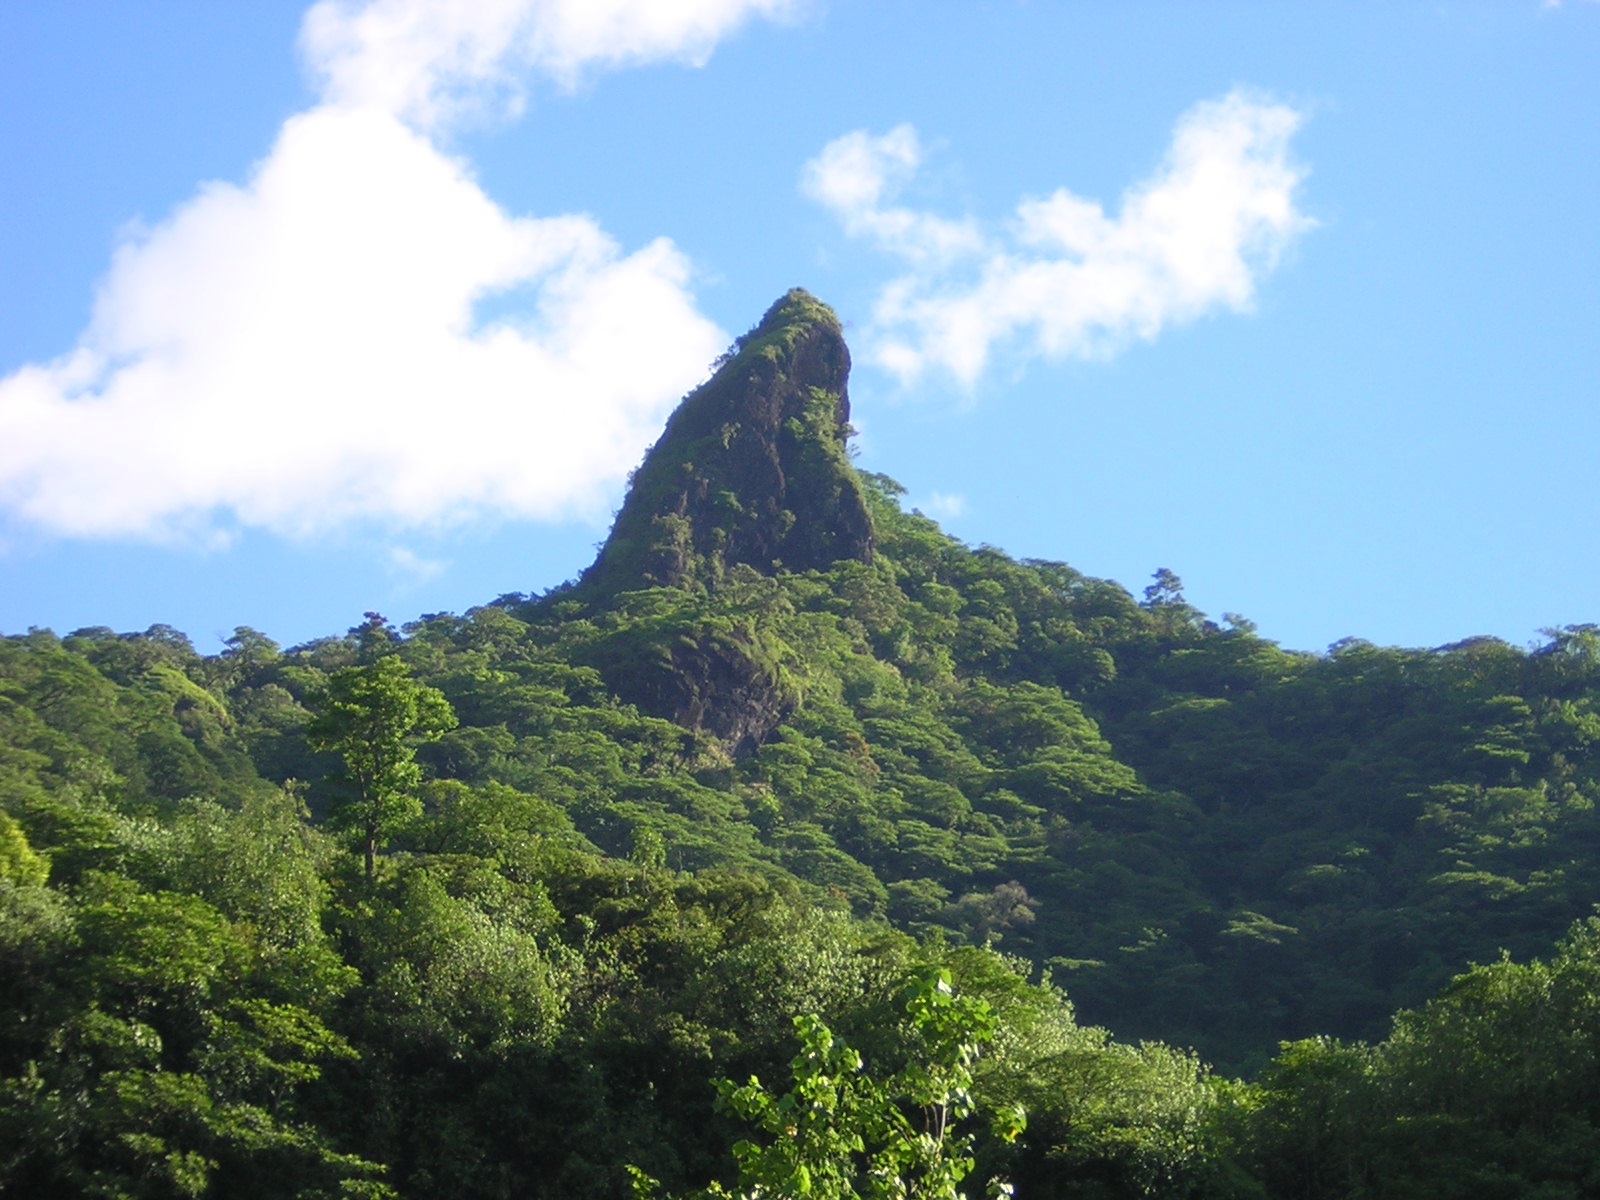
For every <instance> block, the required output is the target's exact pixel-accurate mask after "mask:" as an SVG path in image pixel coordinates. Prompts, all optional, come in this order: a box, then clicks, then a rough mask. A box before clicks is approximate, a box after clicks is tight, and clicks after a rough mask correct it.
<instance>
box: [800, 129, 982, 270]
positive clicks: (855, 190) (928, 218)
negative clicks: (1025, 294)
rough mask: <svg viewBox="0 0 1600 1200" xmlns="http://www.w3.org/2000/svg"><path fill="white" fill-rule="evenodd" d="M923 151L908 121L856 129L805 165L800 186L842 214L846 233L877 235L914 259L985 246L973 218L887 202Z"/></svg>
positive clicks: (924, 259)
mask: <svg viewBox="0 0 1600 1200" xmlns="http://www.w3.org/2000/svg"><path fill="white" fill-rule="evenodd" d="M922 157H923V151H922V144H921V142H920V141H919V140H918V138H917V131H916V130H915V129H913V128H912V127H911V126H910V125H897V126H896V127H895V128H893V129H891V130H890V131H889V132H888V133H886V134H884V135H883V136H882V137H873V136H872V135H871V134H869V133H867V132H866V131H865V130H857V131H856V132H855V133H847V134H845V135H844V136H843V137H841V138H835V139H834V140H833V141H831V142H829V143H828V144H827V145H826V146H825V147H823V150H822V153H821V154H819V155H818V156H817V157H816V158H814V159H812V160H811V161H810V162H809V163H807V164H806V165H805V169H804V171H803V172H802V174H801V180H800V186H801V190H802V191H804V192H805V194H806V195H807V196H809V197H810V198H811V199H813V200H815V201H816V202H817V203H819V204H821V205H823V206H824V207H825V208H830V209H832V210H833V211H834V212H835V213H836V214H838V216H839V218H840V219H841V220H842V221H843V222H844V227H845V231H846V232H847V233H849V234H851V235H852V236H856V237H870V238H874V239H876V240H877V241H878V242H880V243H881V244H883V245H884V246H886V247H888V248H890V249H892V250H894V251H895V252H896V253H898V254H901V255H903V256H904V257H906V258H909V259H911V260H913V261H917V262H927V261H932V260H940V261H942V260H947V259H949V258H950V257H952V256H953V255H957V254H960V253H962V252H970V251H974V250H979V249H981V248H982V246H983V239H982V237H981V235H980V234H979V232H978V229H977V226H976V224H975V223H974V222H972V221H947V220H945V219H943V218H941V217H936V216H934V215H932V214H931V213H919V212H916V211H915V210H913V209H909V208H903V207H899V206H897V205H886V204H885V203H884V201H885V200H887V199H888V198H889V197H891V196H893V195H894V194H895V193H896V192H897V191H899V190H900V188H901V187H903V186H904V185H905V184H906V183H907V182H908V181H909V180H910V179H911V178H912V176H913V175H915V174H916V171H917V168H918V167H919V166H920V165H921V164H922Z"/></svg>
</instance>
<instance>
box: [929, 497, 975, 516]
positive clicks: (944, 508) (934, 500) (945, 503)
mask: <svg viewBox="0 0 1600 1200" xmlns="http://www.w3.org/2000/svg"><path fill="white" fill-rule="evenodd" d="M917 507H919V508H921V509H922V510H923V511H924V512H926V513H928V514H929V515H930V516H935V517H959V516H961V515H963V514H964V513H965V512H966V511H967V498H966V497H965V496H963V495H962V494H961V493H959V492H930V493H928V498H927V499H926V500H924V501H923V502H922V503H921V504H920V505H918V506H917Z"/></svg>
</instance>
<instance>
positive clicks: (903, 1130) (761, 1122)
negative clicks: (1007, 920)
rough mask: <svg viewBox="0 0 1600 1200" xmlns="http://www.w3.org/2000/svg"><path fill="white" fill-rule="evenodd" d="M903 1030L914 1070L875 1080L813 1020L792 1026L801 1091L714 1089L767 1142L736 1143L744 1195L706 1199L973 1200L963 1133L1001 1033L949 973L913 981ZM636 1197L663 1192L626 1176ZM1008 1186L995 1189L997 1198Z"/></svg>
mask: <svg viewBox="0 0 1600 1200" xmlns="http://www.w3.org/2000/svg"><path fill="white" fill-rule="evenodd" d="M904 1011H905V1014H906V1015H905V1019H904V1020H903V1021H902V1022H901V1023H900V1025H899V1027H898V1028H897V1030H896V1031H895V1033H896V1035H897V1040H899V1041H901V1042H903V1043H904V1046H905V1050H906V1054H907V1061H906V1063H905V1065H903V1066H902V1067H901V1068H900V1069H899V1070H897V1071H893V1072H890V1073H886V1074H882V1075H875V1074H874V1073H872V1072H869V1071H868V1070H866V1063H865V1060H864V1059H863V1057H862V1055H861V1054H860V1052H859V1051H857V1050H855V1049H854V1048H852V1047H851V1046H849V1045H847V1044H846V1043H845V1042H844V1041H843V1040H842V1039H840V1038H839V1037H838V1036H837V1035H835V1034H834V1032H833V1031H832V1030H831V1029H829V1028H828V1026H827V1024H826V1023H825V1022H824V1021H823V1020H822V1019H821V1018H820V1017H818V1016H816V1015H814V1014H806V1015H802V1016H799V1017H796V1018H795V1021H794V1025H795V1032H796V1033H797V1034H798V1035H799V1038H800V1053H799V1054H797V1055H796V1056H795V1058H794V1060H793V1062H792V1063H791V1069H792V1071H793V1073H794V1084H793V1086H792V1087H791V1088H790V1089H789V1091H788V1092H786V1093H784V1094H782V1095H777V1094H774V1093H773V1092H770V1091H768V1090H767V1088H766V1087H765V1086H764V1085H763V1084H762V1083H761V1081H760V1080H759V1079H757V1078H756V1077H754V1076H751V1078H750V1081H749V1082H748V1083H746V1084H743V1085H740V1084H736V1083H734V1082H733V1081H732V1080H730V1079H723V1080H720V1081H719V1082H718V1083H717V1091H718V1094H719V1106H720V1107H723V1108H725V1109H726V1110H727V1111H729V1112H732V1113H733V1114H735V1115H736V1116H738V1117H739V1118H741V1119H742V1120H744V1121H746V1122H748V1123H749V1124H751V1125H752V1126H754V1127H755V1129H756V1131H757V1133H756V1137H758V1138H760V1139H761V1140H760V1141H755V1140H751V1139H743V1140H741V1141H739V1142H737V1143H735V1145H734V1147H733V1155H734V1158H736V1159H737V1160H738V1162H739V1183H738V1186H737V1188H736V1190H735V1191H734V1192H732V1193H730V1192H728V1191H727V1190H726V1189H725V1188H723V1187H722V1186H721V1185H720V1184H713V1185H712V1186H711V1188H709V1189H708V1190H707V1191H706V1192H704V1193H702V1195H703V1196H705V1197H707V1198H708V1200H710V1198H716V1197H728V1196H730V1195H736V1196H739V1197H758V1196H764V1197H774V1198H779V1197H802V1196H804V1197H813V1198H815V1200H856V1198H858V1197H867V1198H870V1200H910V1198H911V1197H926V1198H927V1200H964V1197H965V1195H966V1193H964V1192H962V1191H961V1190H960V1188H961V1184H962V1183H963V1181H964V1180H966V1178H967V1177H968V1176H969V1175H971V1174H972V1172H973V1170H974V1168H975V1166H976V1162H977V1160H976V1158H975V1157H974V1155H973V1141H974V1135H973V1133H972V1131H970V1130H967V1129H960V1128H958V1127H959V1126H961V1125H962V1123H963V1122H965V1120H966V1119H967V1118H968V1117H970V1116H972V1115H973V1113H974V1111H975V1109H976V1107H977V1105H976V1102H975V1100H974V1098H973V1094H972V1086H973V1068H974V1066H975V1065H976V1063H977V1060H978V1055H979V1052H980V1050H981V1049H982V1047H983V1046H984V1045H986V1044H987V1043H989V1042H990V1041H992V1040H993V1039H994V1036H995V1033H996V1032H997V1022H996V1020H995V1017H994V1013H993V1012H992V1010H991V1009H990V1007H989V1004H988V1002H987V1001H986V1000H983V999H982V998H980V997H976V996H960V995H957V994H956V993H955V991H954V990H953V989H952V988H951V986H950V975H949V972H947V971H943V970H939V971H935V972H932V973H930V974H927V975H925V976H923V977H922V978H920V979H918V980H916V981H915V982H914V983H913V984H912V985H911V986H910V987H909V988H908V989H907V992H906V996H905V1004H904ZM993 1124H994V1131H995V1133H996V1134H997V1135H998V1136H999V1137H1001V1138H1003V1139H1004V1140H1006V1141H1010V1140H1012V1139H1014V1138H1015V1137H1016V1136H1017V1135H1018V1134H1019V1133H1021V1132H1022V1130H1023V1128H1024V1127H1025V1126H1026V1124H1027V1119H1026V1117H1025V1115H1024V1114H1023V1111H1022V1109H1021V1107H1020V1106H1018V1105H1008V1106H1006V1107H1005V1108H1004V1109H1003V1110H1001V1111H998V1112H996V1113H995V1114H994V1116H993ZM629 1170H630V1172H631V1174H632V1175H633V1178H634V1185H635V1194H636V1195H638V1196H641V1197H648V1196H651V1195H653V1194H654V1181H653V1180H651V1179H650V1178H649V1177H648V1176H646V1175H645V1174H644V1173H643V1172H641V1171H639V1170H638V1169H637V1168H629ZM1010 1191H1011V1189H1010V1186H1009V1185H1007V1184H1005V1183H1002V1182H999V1181H991V1183H990V1193H991V1194H992V1195H1007V1194H1009V1193H1010Z"/></svg>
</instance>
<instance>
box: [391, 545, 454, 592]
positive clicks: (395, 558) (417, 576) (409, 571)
mask: <svg viewBox="0 0 1600 1200" xmlns="http://www.w3.org/2000/svg"><path fill="white" fill-rule="evenodd" d="M449 565H450V564H449V563H447V562H445V561H444V560H442V559H437V558H423V557H422V556H421V555H420V554H418V553H417V552H416V551H415V550H412V549H411V548H410V547H408V546H391V547H390V548H389V570H390V571H391V572H392V573H393V574H396V575H402V576H404V577H405V578H406V580H407V581H408V582H410V583H411V584H413V585H416V584H423V583H427V582H428V581H429V580H430V579H437V578H438V577H439V576H440V575H442V574H443V573H444V571H445V569H446V568H447V567H448V566H449Z"/></svg>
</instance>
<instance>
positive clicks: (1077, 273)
mask: <svg viewBox="0 0 1600 1200" xmlns="http://www.w3.org/2000/svg"><path fill="white" fill-rule="evenodd" d="M1300 122H1301V116H1300V114H1299V113H1298V112H1296V111H1295V110H1294V109H1292V108H1290V107H1289V106H1287V105H1284V104H1281V103H1276V102H1274V101H1271V100H1268V99H1266V98H1264V97H1260V96H1257V95H1255V94H1253V93H1250V92H1247V91H1242V90H1240V91H1234V92H1232V93H1230V94H1229V95H1227V96H1225V97H1223V98H1221V99H1219V100H1211V101H1207V102H1205V103H1203V104H1199V105H1196V106H1195V107H1194V108H1192V109H1190V110H1189V112H1187V113H1186V114H1184V116H1183V117H1182V118H1181V119H1180V120H1179V122H1178V124H1177V127H1176V129H1175V131H1174V133H1173V137H1172V142H1171V145H1170V147H1169V148H1168V151H1167V155H1166V159H1165V161H1164V162H1163V163H1162V165H1161V167H1160V168H1159V170H1158V171H1157V172H1156V173H1155V174H1154V175H1153V176H1152V177H1151V178H1150V179H1148V180H1146V181H1144V182H1143V183H1140V184H1138V185H1136V186H1134V187H1132V188H1130V189H1129V190H1128V191H1127V192H1126V193H1125V194H1124V196H1123V197H1122V204H1121V210H1120V212H1118V213H1117V214H1116V215H1114V216H1111V215H1107V213H1106V211H1105V210H1104V208H1103V207H1102V205H1101V204H1099V203H1098V202H1096V201H1093V200H1086V199H1084V198H1082V197H1079V196H1076V195H1074V194H1073V193H1072V192H1070V191H1068V190H1066V189H1065V188H1063V189H1060V190H1058V191H1056V192H1054V193H1052V194H1051V195H1049V196H1047V197H1044V198H1043V199H1029V200H1024V201H1022V202H1021V203H1020V204H1018V205H1017V207H1016V210H1015V212H1014V214H1013V216H1012V217H1011V219H1010V221H1009V222H1007V223H1006V224H1005V225H1003V226H1001V227H995V228H985V227H983V226H980V225H979V224H977V223H975V222H973V221H970V220H960V221H952V220H949V219H946V218H941V217H937V216H934V215H932V214H928V213H923V212H918V211H916V210H914V209H910V208H906V207H901V206H896V205H894V204H893V203H891V201H892V199H893V197H894V196H895V194H896V192H897V191H898V189H899V188H900V187H902V186H903V185H904V184H905V183H906V182H907V181H908V180H909V179H910V178H911V177H912V175H913V174H914V172H915V171H916V169H917V167H918V166H919V165H920V163H921V160H922V150H921V146H920V144H919V142H918V140H917V136H916V133H915V131H914V130H913V129H912V128H911V127H910V126H900V127H899V128H897V129H894V130H891V131H890V132H889V133H887V134H884V135H881V136H876V137H874V136H873V135H871V134H869V133H867V132H865V131H857V132H854V133H850V134H846V135H845V136H844V137H842V138H839V139H837V140H835V141H833V142H831V143H829V144H828V146H827V147H825V148H824V149H823V151H822V153H821V154H820V155H818V156H817V158H815V159H813V160H812V161H811V162H810V163H808V164H807V165H806V167H805V170H804V172H803V174H802V180H801V186H802V188H803V190H804V191H805V192H806V194H807V195H809V196H810V197H811V198H813V199H814V200H816V201H818V202H819V203H821V204H822V205H824V206H825V207H827V208H828V209H830V210H831V211H832V212H833V213H834V214H835V216H837V217H838V219H839V221H840V222H841V224H842V225H843V227H844V229H845V231H846V232H847V233H849V234H851V235H853V236H857V237H862V238H865V239H868V240H870V241H872V242H874V243H876V244H877V246H878V247H879V248H880V249H881V250H883V251H885V252H887V253H889V254H892V255H894V256H896V257H898V258H900V259H902V260H903V261H904V263H905V264H906V270H905V272H904V273H903V274H901V275H900V276H899V277H897V278H895V279H893V280H892V281H891V282H890V283H889V284H887V285H886V286H885V287H884V288H883V290H882V292H881V293H880V295H879V297H878V300H877V302H876V305H875V308H874V314H873V328H872V329H871V330H870V331H869V333H868V355H869V357H871V358H873V359H874V360H876V361H877V362H878V363H879V364H880V365H882V366H884V367H886V368H888V369H889V370H891V371H893V372H895V373H896V374H898V375H899V376H901V378H902V379H904V380H907V381H909V380H911V379H914V378H916V377H917V376H919V375H921V374H923V373H924V372H927V371H929V370H942V371H945V372H948V373H949V374H951V375H953V376H954V377H955V378H956V379H957V380H959V381H961V382H962V383H965V384H971V383H973V382H974V381H975V380H976V379H977V378H978V377H979V376H980V375H981V374H982V373H983V371H984V369H985V367H986V366H987V365H988V363H989V361H990V359H991V356H992V355H993V353H994V351H995V349H996V347H997V346H1000V345H1002V344H1005V345H1008V346H1012V347H1014V348H1015V349H1016V350H1017V351H1018V352H1020V353H1021V354H1023V355H1025V356H1032V355H1042V356H1044V357H1047V358H1058V359H1059V358H1068V357H1098V356H1106V355H1110V354H1114V353H1116V352H1117V351H1119V350H1121V349H1122V348H1123V347H1125V346H1126V345H1128V344H1129V343H1130V342H1133V341H1137V340H1143V339H1150V338H1154V337H1155V336H1156V335H1157V334H1159V333H1160V332H1161V331H1162V330H1163V329H1165V328H1167V327H1168V326H1171V325H1174V324H1179V323H1183V322H1186V321H1192V320H1194V319H1196V318H1198V317H1200V316H1203V315H1205V314H1207V313H1209V312H1212V311H1215V310H1218V309H1230V310H1233V311H1245V310H1248V309H1249V307H1250V305H1251V303H1252V301H1253V299H1254V296H1255V292H1256V287H1257V284H1258V282H1259V280H1260V279H1261V278H1262V277H1263V276H1265V275H1266V274H1267V273H1269V272H1270V271H1271V270H1272V269H1273V268H1274V266H1275V265H1276V264H1277V262H1278V260H1279V258H1280V256H1281V255H1282V254H1283V252H1284V251H1285V250H1286V249H1287V248H1288V247H1289V246H1290V245H1292V244H1293V242H1294V240H1295V239H1296V238H1297V237H1298V236H1299V235H1300V234H1301V233H1303V232H1304V231H1305V230H1306V229H1308V228H1309V227H1310V226H1311V225H1312V224H1313V222H1312V221H1311V220H1310V219H1309V218H1308V217H1307V216H1306V215H1305V214H1304V213H1303V212H1302V211H1300V209H1299V208H1298V206H1297V204H1296V191H1297V189H1298V187H1299V185H1300V183H1301V180H1302V178H1303V176H1304V171H1303V169H1302V168H1301V167H1299V166H1298V165H1296V164H1295V163H1294V162H1293V161H1292V160H1291V158H1290V156H1289V141H1290V139H1291V137H1292V136H1293V134H1294V132H1295V130H1296V129H1297V128H1298V127H1299V125H1300Z"/></svg>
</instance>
